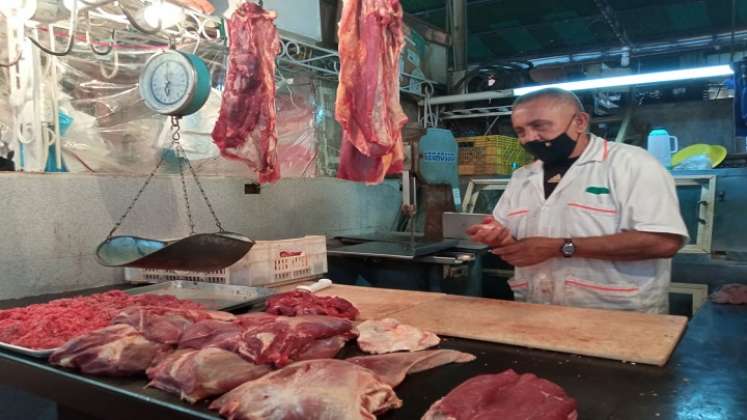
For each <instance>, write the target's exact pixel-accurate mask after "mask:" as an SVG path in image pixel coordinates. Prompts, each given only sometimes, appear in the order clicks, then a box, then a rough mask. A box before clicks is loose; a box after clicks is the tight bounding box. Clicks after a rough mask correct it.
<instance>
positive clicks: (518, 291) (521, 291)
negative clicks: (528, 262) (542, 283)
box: [508, 277, 529, 302]
mask: <svg viewBox="0 0 747 420" xmlns="http://www.w3.org/2000/svg"><path fill="white" fill-rule="evenodd" d="M508 287H510V288H511V291H512V292H514V300H516V301H520V302H526V300H527V295H528V294H529V281H527V280H524V279H517V278H515V277H513V278H511V279H510V280H509V281H508Z"/></svg>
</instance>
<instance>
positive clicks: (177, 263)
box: [96, 232, 254, 271]
mask: <svg viewBox="0 0 747 420" xmlns="http://www.w3.org/2000/svg"><path fill="white" fill-rule="evenodd" d="M253 245H254V241H252V240H251V239H249V238H247V237H246V236H244V235H241V234H238V233H232V232H215V233H197V234H194V235H191V236H187V237H186V238H182V239H176V240H171V241H159V240H155V239H146V238H140V237H138V236H113V237H111V238H109V239H107V240H106V241H104V242H102V243H101V244H100V245H99V246H98V248H97V249H96V258H97V259H98V261H99V263H100V264H101V265H105V266H107V267H137V268H151V269H158V270H183V271H216V270H220V269H222V268H226V267H228V266H230V265H232V264H233V263H235V262H236V261H238V260H240V259H241V258H242V257H243V256H244V255H246V253H247V252H249V250H250V249H251V248H252V246H253Z"/></svg>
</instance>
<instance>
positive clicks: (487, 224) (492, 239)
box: [465, 216, 514, 248]
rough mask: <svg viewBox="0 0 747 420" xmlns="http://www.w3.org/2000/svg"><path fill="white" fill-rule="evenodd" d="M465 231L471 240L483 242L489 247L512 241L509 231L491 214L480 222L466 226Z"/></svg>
mask: <svg viewBox="0 0 747 420" xmlns="http://www.w3.org/2000/svg"><path fill="white" fill-rule="evenodd" d="M465 233H466V234H467V235H469V237H470V239H471V240H472V241H474V242H481V243H484V244H486V245H487V246H489V247H491V248H496V247H499V246H502V245H508V244H510V243H512V242H514V239H513V238H512V237H511V231H510V230H508V229H507V228H506V227H505V226H503V225H502V224H500V223H498V221H496V220H495V219H493V218H492V217H491V216H488V217H486V218H485V219H483V221H482V224H479V225H472V226H470V227H468V228H467V230H466V232H465Z"/></svg>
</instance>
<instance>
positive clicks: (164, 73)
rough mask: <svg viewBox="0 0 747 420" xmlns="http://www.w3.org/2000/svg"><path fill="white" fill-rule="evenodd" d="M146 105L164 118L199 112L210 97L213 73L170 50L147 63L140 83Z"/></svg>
mask: <svg viewBox="0 0 747 420" xmlns="http://www.w3.org/2000/svg"><path fill="white" fill-rule="evenodd" d="M139 89H140V96H142V98H143V100H144V101H145V105H146V106H147V107H148V108H150V109H152V110H153V111H155V112H157V113H159V114H163V115H174V116H184V115H189V114H192V113H194V112H196V111H197V110H199V109H200V108H201V107H202V105H204V104H205V101H206V100H207V97H208V94H209V93H210V72H208V69H207V66H206V65H205V62H203V61H202V60H201V59H200V58H199V57H197V56H195V55H193V54H187V53H183V52H179V51H176V50H168V51H164V52H162V53H158V54H155V55H153V56H152V57H151V58H150V59H148V61H147V62H146V63H145V67H144V68H143V71H142V73H141V74H140V79H139Z"/></svg>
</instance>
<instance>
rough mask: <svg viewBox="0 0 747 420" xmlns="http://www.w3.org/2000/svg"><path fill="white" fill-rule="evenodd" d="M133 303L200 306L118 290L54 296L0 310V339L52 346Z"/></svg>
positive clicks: (94, 326)
mask: <svg viewBox="0 0 747 420" xmlns="http://www.w3.org/2000/svg"><path fill="white" fill-rule="evenodd" d="M133 305H156V306H168V307H170V308H184V309H201V308H202V305H200V304H197V303H194V302H191V301H186V300H179V299H177V298H175V297H173V296H168V295H151V294H144V295H135V296H132V295H129V294H127V293H125V292H122V291H120V290H113V291H110V292H105V293H97V294H94V295H89V296H78V297H74V298H65V299H56V300H52V301H50V302H47V303H43V304H35V305H29V306H25V307H21V308H12V309H6V310H0V341H2V342H6V343H10V344H14V345H17V346H22V347H28V348H32V349H53V348H56V347H59V346H61V345H62V344H64V343H66V342H67V341H69V340H70V339H71V338H74V337H78V336H81V335H84V334H86V333H88V332H91V331H94V330H97V329H99V328H103V327H106V326H107V325H109V323H110V322H111V319H112V317H113V316H115V315H116V314H117V313H119V312H120V311H121V310H122V309H124V308H126V307H128V306H133Z"/></svg>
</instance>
